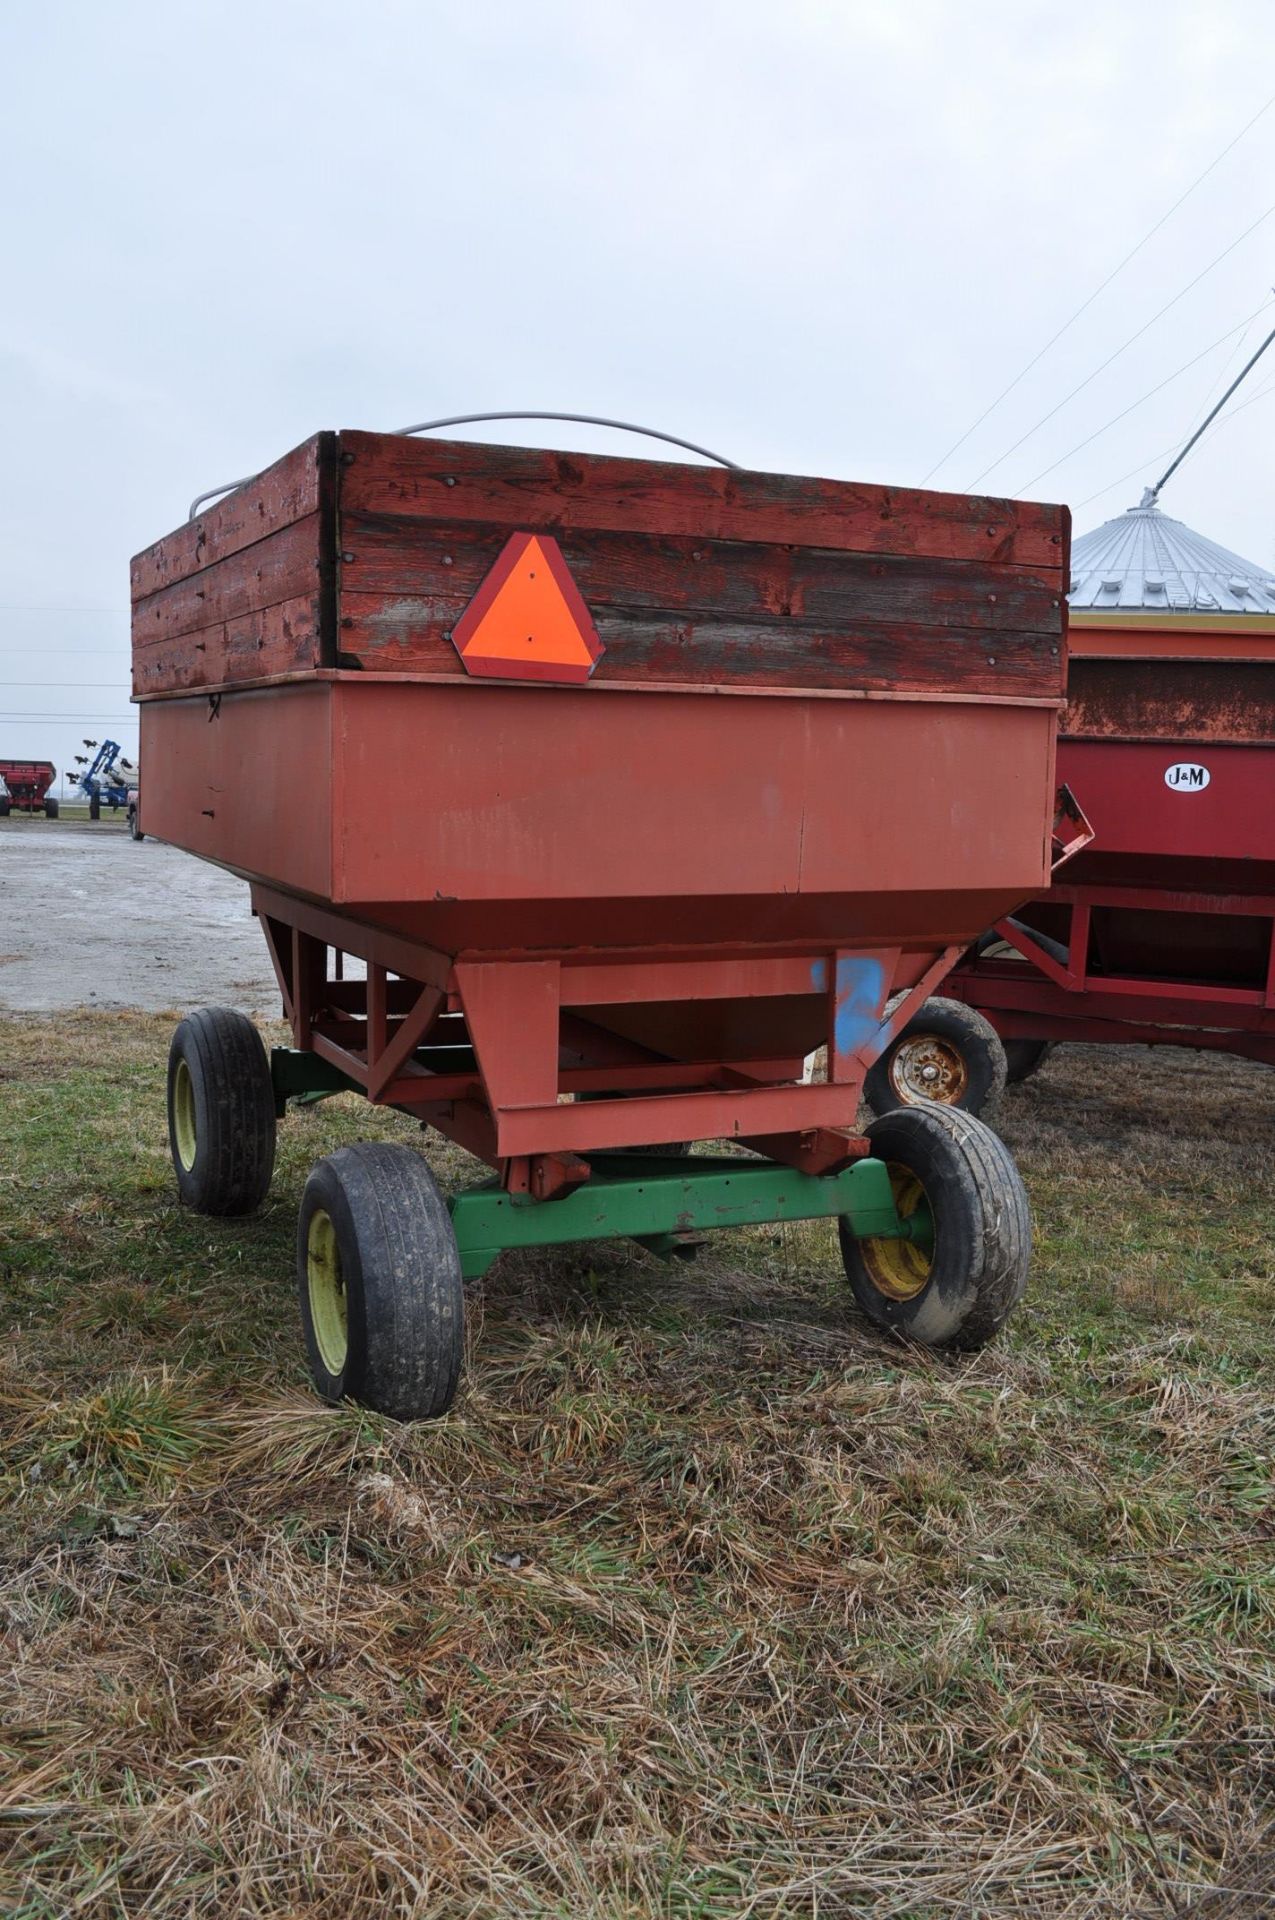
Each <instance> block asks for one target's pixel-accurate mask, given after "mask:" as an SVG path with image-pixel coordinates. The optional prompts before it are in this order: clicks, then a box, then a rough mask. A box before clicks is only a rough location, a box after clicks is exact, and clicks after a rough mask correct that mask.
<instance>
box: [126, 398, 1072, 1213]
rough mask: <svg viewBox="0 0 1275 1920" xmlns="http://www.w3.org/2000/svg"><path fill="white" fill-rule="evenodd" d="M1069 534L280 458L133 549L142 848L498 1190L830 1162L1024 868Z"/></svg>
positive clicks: (725, 475) (588, 465)
mask: <svg viewBox="0 0 1275 1920" xmlns="http://www.w3.org/2000/svg"><path fill="white" fill-rule="evenodd" d="M1067 549H1068V522H1067V516H1066V513H1065V511H1064V510H1062V509H1060V508H1056V507H1042V506H1035V505H1030V504H1025V503H1022V502H1008V501H1001V500H989V499H979V498H964V497H962V496H958V495H950V494H937V493H909V492H903V491H899V490H895V489H885V488H881V487H870V486H862V485H856V484H850V483H846V482H839V481H825V480H812V479H804V478H798V477H793V476H790V475H777V474H764V473H750V472H743V471H740V470H730V471H715V470H712V469H707V468H702V467H692V466H684V465H673V464H665V463H657V462H649V461H638V460H620V459H604V458H598V457H594V456H585V455H579V454H565V453H555V452H545V451H540V450H528V449H522V448H511V447H491V446H479V445H468V444H463V443H458V442H440V441H418V440H412V439H404V438H400V437H397V436H389V435H377V434H367V433H354V432H346V433H342V434H340V435H336V434H320V435H318V436H316V437H315V438H314V439H312V440H310V441H308V442H306V443H305V445H304V446H302V447H300V448H298V449H297V450H296V451H295V452H294V453H292V454H290V455H288V456H287V457H286V458H285V459H283V460H281V461H280V462H279V463H278V464H277V465H276V466H274V467H272V468H271V469H269V471H268V472H266V473H264V474H262V475H260V476H258V478H257V479H255V480H254V481H252V482H250V483H247V484H245V485H244V486H242V487H241V488H240V489H239V490H238V491H237V492H236V493H234V494H232V495H231V496H229V497H228V498H226V499H223V500H221V501H220V502H218V503H217V504H216V505H215V506H212V507H210V508H208V509H207V511H205V512H204V513H203V514H202V515H200V517H199V518H198V519H196V520H195V521H193V522H192V523H190V524H189V525H187V526H185V527H182V528H180V529H178V530H177V531H176V532H175V533H173V534H171V535H169V536H168V537H167V538H166V539H165V540H162V541H160V542H159V543H158V544H157V545H156V546H154V547H152V548H151V549H149V551H148V552H146V553H144V554H141V555H139V556H138V558H137V559H136V560H135V561H134V563H133V668H134V687H135V692H136V696H137V698H138V699H139V700H140V701H141V702H142V703H143V704H142V723H141V731H142V752H143V755H144V757H145V760H146V767H147V792H146V830H147V833H148V835H151V834H153V835H155V836H157V837H158V838H160V839H165V840H169V841H172V842H174V843H175V844H177V845H179V846H182V847H184V848H186V849H188V850H189V851H190V852H192V853H195V854H198V855H200V856H201V857H203V858H205V859H208V860H212V861H216V862H218V863H219V864H220V865H222V866H225V867H228V868H230V869H232V870H233V871H235V872H237V873H239V874H241V875H243V876H244V877H245V878H246V879H247V880H249V881H250V882H251V883H252V887H253V902H254V906H255V908H256V910H257V912H258V914H259V915H260V917H261V920H262V925H263V928H264V930H265V932H266V935H267V938H268V940H269V943H270V949H271V952H272V955H273V957H274V961H275V965H276V969H277V972H278V976H279V981H280V987H281V990H282V994H283V998H284V1003H285V1007H286V1010H287V1014H288V1017H289V1019H290V1021H291V1023H292V1028H293V1034H294V1039H295V1044H296V1046H297V1047H298V1048H301V1049H306V1050H309V1051H312V1052H314V1053H317V1054H319V1055H320V1056H321V1057H322V1058H323V1059H324V1060H325V1061H328V1062H330V1063H331V1064H332V1065H333V1066H334V1067H336V1068H337V1069H339V1071H340V1072H341V1073H343V1074H345V1075H347V1076H348V1077H349V1078H350V1079H351V1080H353V1081H354V1082H355V1084H357V1085H358V1086H360V1087H361V1088H362V1089H363V1090H364V1091H365V1092H366V1093H367V1094H368V1096H369V1097H370V1098H372V1099H374V1100H378V1101H381V1102H385V1103H389V1104H392V1105H394V1106H397V1107H400V1108H404V1109H406V1110H408V1111H409V1112H411V1113H413V1114H415V1115H418V1116H419V1117H420V1118H421V1119H423V1120H427V1121H429V1122H430V1123H431V1124H432V1125H435V1126H437V1127H439V1128H440V1129H441V1130H442V1131H443V1132H444V1133H447V1134H449V1135H450V1136H451V1137H452V1138H453V1139H456V1140H458V1141H460V1142H461V1143H462V1144H463V1145H464V1146H466V1147H468V1148H470V1149H471V1150H472V1151H473V1152H475V1153H477V1154H479V1155H480V1156H482V1157H483V1158H485V1159H487V1160H488V1161H490V1162H491V1163H492V1164H494V1165H497V1166H498V1167H499V1168H500V1169H501V1171H502V1174H503V1177H504V1178H505V1181H506V1184H507V1185H509V1186H510V1187H512V1188H515V1189H520V1190H522V1191H527V1192H532V1193H543V1192H545V1191H546V1190H548V1188H549V1186H551V1185H552V1184H553V1183H554V1182H556V1181H559V1180H562V1179H568V1180H574V1179H577V1178H578V1177H579V1168H578V1166H577V1165H576V1163H575V1160H574V1159H573V1156H581V1155H585V1154H587V1153H589V1152H591V1151H595V1150H599V1149H602V1148H607V1147H622V1146H630V1147H632V1146H634V1145H636V1144H645V1143H659V1142H673V1141H682V1140H695V1139H712V1138H721V1137H733V1138H737V1139H741V1140H749V1141H752V1142H757V1143H762V1144H764V1148H765V1151H766V1152H767V1153H769V1154H770V1155H771V1156H772V1157H774V1158H776V1159H780V1160H784V1159H787V1160H789V1161H792V1162H794V1163H795V1164H798V1165H800V1166H802V1167H805V1168H807V1169H810V1170H815V1171H818V1170H821V1169H826V1168H828V1167H831V1166H835V1165H841V1164H844V1163H845V1162H846V1160H847V1159H849V1158H853V1156H854V1155H855V1154H857V1153H861V1152H862V1151H863V1146H862V1141H861V1138H860V1136H859V1135H858V1133H857V1130H856V1113H857V1109H858V1104H859V1096H860V1091H861V1088H862V1083H863V1077H864V1073H865V1072H866V1069H867V1066H868V1065H869V1064H870V1062H871V1061H872V1060H873V1059H874V1058H875V1057H876V1055H877V1054H878V1053H879V1052H880V1051H881V1049H882V1047H883V1046H885V1045H886V1044H888V1041H889V1039H890V1038H891V1036H892V1035H893V1033H894V1032H895V1031H897V1029H898V1026H899V1024H900V1023H901V1022H902V1021H903V1020H906V1019H907V1018H908V1016H909V1014H910V1013H911V1011H912V1010H913V1009H914V1008H915V1007H916V1006H917V1005H918V1004H919V1002H920V1000H921V999H923V998H924V996H925V994H926V993H928V992H930V991H933V990H934V989H936V988H937V986H938V984H939V982H940V981H941V979H942V978H943V975H944V973H945V972H946V970H947V968H948V967H949V966H950V964H951V962H952V960H953V959H954V958H955V956H956V954H957V952H958V951H959V949H960V948H961V947H962V946H964V945H965V944H966V943H967V942H968V941H969V940H971V939H972V938H973V937H974V936H975V935H976V934H977V933H978V932H979V931H980V930H981V929H982V928H983V927H985V926H987V925H988V924H989V923H990V922H991V921H993V920H995V919H996V918H998V917H999V916H1001V915H1003V914H1005V913H1007V912H1009V911H1011V910H1012V909H1013V908H1014V907H1015V906H1016V905H1017V904H1018V903H1019V902H1020V901H1021V900H1023V899H1025V898H1026V897H1028V896H1029V895H1030V894H1032V893H1033V892H1038V891H1039V890H1040V888H1041V887H1042V885H1043V884H1044V882H1045V880H1046V878H1047V875H1048V870H1049V847H1050V833H1051V823H1052V820H1053V801H1054V789H1055V780H1054V766H1053V760H1054V738H1055V729H1056V725H1057V717H1058V711H1059V705H1060V701H1061V695H1062V686H1063V663H1064V654H1065V613H1064V607H1063V585H1064V581H1065V578H1066V574H1065V568H1066V564H1067ZM539 557H543V558H544V559H545V561H546V562H547V563H548V568H549V574H550V576H551V582H552V587H553V593H550V592H549V591H548V589H549V586H550V582H549V581H547V580H545V579H542V578H541V577H540V569H539ZM520 567H521V568H523V569H524V570H525V572H526V574H527V575H528V576H529V575H530V573H531V572H532V571H535V572H536V573H537V580H536V581H535V582H532V581H531V580H530V579H529V578H528V579H526V580H525V581H523V582H521V584H518V585H516V587H515V589H514V590H513V592H514V597H513V599H511V600H508V601H505V602H502V593H504V592H505V590H506V589H507V588H508V587H509V583H510V582H511V581H513V580H515V576H516V574H517V569H518V568H520ZM502 570H503V571H502ZM524 586H525V587H526V588H527V589H528V590H529V591H530V590H531V589H533V588H534V589H535V591H536V593H537V594H538V595H540V596H541V597H539V598H536V599H535V600H534V602H533V601H531V600H528V599H526V598H519V596H520V595H521V594H522V592H523V587H524ZM555 595H557V596H559V597H558V598H556V599H555V597H554V596H555ZM502 608H503V610H502ZM528 608H530V610H531V614H532V616H533V617H532V618H530V619H522V618H520V617H519V618H516V617H515V615H517V616H521V615H523V614H525V613H526V612H527V611H528ZM555 609H556V611H555ZM563 609H565V613H564V612H563ZM506 615H507V616H508V618H506ZM567 616H570V620H569V622H568V618H567ZM497 617H498V618H499V621H500V622H501V624H500V625H499V626H498V627H497V626H493V625H492V624H491V623H492V622H493V620H495V619H497ZM555 623H556V624H555ZM520 634H522V635H523V638H522V640H521V641H520V640H519V635H520ZM528 634H529V635H530V642H529V643H528V640H527V638H526V635H528ZM573 634H574V638H573V637H572V636H573ZM546 636H547V644H548V646H549V652H545V651H543V650H541V649H542V648H543V646H544V645H545V644H546V638H545V637H546ZM520 645H521V646H523V647H524V648H525V649H526V651H525V653H524V654H522V655H521V656H520V655H519V652H518V648H519V646H520ZM577 645H578V650H577V651H573V648H577ZM554 646H558V648H559V657H558V658H557V659H551V658H550V653H551V652H552V649H553V647H554ZM510 648H512V652H510V651H509V650H508V649H510ZM520 659H521V663H522V664H521V667H519V660H520ZM479 660H481V661H482V662H484V664H483V665H482V666H481V667H479V666H478V662H479ZM547 667H552V668H553V676H552V678H549V677H547V676H546V673H545V669H546V668H547ZM476 669H477V672H476ZM564 670H565V672H564ZM515 675H516V677H514V676H515ZM565 677H573V678H574V682H575V683H574V684H566V685H563V684H557V682H559V681H561V680H563V679H564V678H565ZM346 954H348V955H353V956H356V957H358V958H360V959H362V960H363V961H364V962H366V969H367V977H366V980H364V979H362V978H358V979H355V978H350V977H348V971H347V970H346V969H345V968H344V967H343V964H342V961H341V956H343V955H346ZM899 994H902V995H903V996H904V998H903V1000H902V1001H901V1003H900V1004H899V1005H898V1006H896V1007H895V1008H893V1009H892V1011H891V1012H890V1014H889V1015H888V1016H887V1011H886V1009H887V1003H888V1002H889V1001H890V999H891V996H893V995H899ZM825 1045H826V1046H827V1047H828V1050H829V1067H828V1077H827V1079H826V1081H821V1082H818V1083H813V1084H811V1083H807V1082H806V1080H805V1079H804V1076H803V1061H804V1059H805V1057H806V1056H807V1055H809V1054H810V1053H812V1052H813V1051H815V1050H816V1049H818V1048H820V1047H822V1046H825ZM585 1094H587V1095H589V1096H590V1098H589V1099H588V1100H587V1101H584V1100H580V1099H579V1098H577V1099H575V1100H573V1101H567V1100H564V1098H563V1096H564V1095H576V1096H579V1095H585Z"/></svg>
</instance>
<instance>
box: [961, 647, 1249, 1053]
mask: <svg viewBox="0 0 1275 1920" xmlns="http://www.w3.org/2000/svg"><path fill="white" fill-rule="evenodd" d="M1071 625H1072V645H1071V661H1070V691H1069V704H1068V709H1067V714H1066V718H1065V721H1064V735H1063V738H1062V739H1061V740H1060V742H1059V756H1058V757H1059V770H1060V773H1061V774H1062V775H1063V777H1065V779H1066V780H1067V782H1068V784H1069V785H1070V786H1071V787H1073V788H1074V789H1075V791H1076V793H1077V794H1078V796H1079V797H1080V800H1081V803H1082V804H1083V807H1084V809H1085V812H1086V814H1087V815H1088V816H1089V818H1090V820H1091V822H1092V827H1093V833H1094V838H1093V840H1092V843H1091V844H1090V845H1089V846H1088V847H1087V848H1086V849H1085V850H1084V852H1083V853H1082V854H1080V855H1079V856H1078V857H1077V858H1076V859H1075V860H1074V861H1073V862H1072V863H1071V864H1070V866H1069V867H1068V868H1067V869H1066V871H1065V872H1064V873H1062V874H1061V875H1060V876H1059V878H1058V880H1057V881H1056V882H1055V884H1054V885H1053V886H1052V887H1051V888H1050V889H1049V891H1048V893H1045V894H1042V895H1040V896H1039V897H1038V898H1037V899H1035V900H1034V901H1032V902H1030V903H1029V904H1028V905H1027V906H1025V907H1024V908H1022V909H1020V910H1019V911H1018V912H1017V913H1015V914H1014V915H1012V916H1007V917H1004V918H1002V919H1001V920H1000V921H999V922H998V924H997V925H996V927H995V928H994V929H993V930H992V932H991V933H990V934H989V935H988V936H987V937H985V938H984V939H983V940H981V941H980V942H978V943H977V944H976V946H975V947H974V949H973V950H972V951H971V953H970V955H969V956H968V957H967V958H966V959H964V960H963V961H962V963H961V965H960V966H959V968H958V969H957V970H956V971H955V972H954V973H953V974H952V976H951V977H950V979H949V981H948V983H947V986H946V988H945V993H946V994H947V995H949V996H950V997H951V998H952V999H953V1000H959V1001H961V1002H962V1003H964V1005H965V1006H966V1007H968V1008H969V1009H972V1010H974V1011H975V1014H976V1017H979V1016H981V1017H982V1018H983V1019H984V1020H986V1021H987V1022H990V1024H991V1026H992V1027H993V1028H994V1029H995V1031H996V1033H997V1034H998V1035H999V1036H1000V1039H1001V1041H1002V1042H1003V1045H1004V1048H1005V1052H1006V1055H1007V1058H1008V1061H1009V1067H1010V1073H1011V1077H1016V1078H1022V1077H1025V1076H1026V1075H1027V1074H1028V1073H1031V1072H1034V1071H1035V1070H1036V1068H1037V1067H1038V1066H1039V1065H1040V1064H1041V1063H1042V1061H1043V1059H1044V1058H1045V1056H1046V1054H1047V1052H1048V1050H1049V1048H1050V1047H1051V1046H1052V1045H1055V1044H1057V1043H1059V1042H1062V1041H1068V1042H1084V1043H1089V1044H1097V1045H1112V1044H1118V1045H1136V1046H1170V1047H1186V1048H1191V1049H1194V1050H1197V1051H1209V1052H1224V1053H1232V1054H1237V1055H1240V1056H1242V1057H1244V1058H1247V1059H1250V1060H1258V1061H1262V1062H1264V1063H1265V1064H1267V1065H1275V825H1273V824H1272V815H1271V807H1270V796H1271V792H1272V786H1273V783H1275V618H1272V617H1271V616H1269V615H1261V614H1245V615H1243V616H1241V617H1236V618H1230V619H1228V618H1227V617H1226V616H1224V615H1221V616H1220V615H1218V614H1213V615H1209V616H1200V615H1181V616H1177V617H1176V618H1175V617H1174V616H1172V615H1164V614H1161V615H1156V616H1154V617H1152V616H1146V615H1142V616H1138V615H1125V616H1123V617H1118V616H1115V615H1105V616H1102V615H1095V614H1075V613H1073V615H1072V621H1071Z"/></svg>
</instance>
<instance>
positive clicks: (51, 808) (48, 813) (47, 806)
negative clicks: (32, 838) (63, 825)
mask: <svg viewBox="0 0 1275 1920" xmlns="http://www.w3.org/2000/svg"><path fill="white" fill-rule="evenodd" d="M44 817H45V819H46V820H56V819H57V817H58V803H57V801H56V800H46V801H45V803H44Z"/></svg>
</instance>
